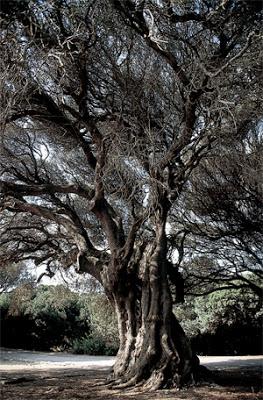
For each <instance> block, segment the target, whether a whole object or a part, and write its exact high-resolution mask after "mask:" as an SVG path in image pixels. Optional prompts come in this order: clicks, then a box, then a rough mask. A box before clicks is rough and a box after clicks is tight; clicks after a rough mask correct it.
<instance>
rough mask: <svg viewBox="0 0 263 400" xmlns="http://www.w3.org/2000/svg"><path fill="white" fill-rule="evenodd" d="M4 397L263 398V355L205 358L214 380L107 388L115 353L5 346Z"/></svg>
mask: <svg viewBox="0 0 263 400" xmlns="http://www.w3.org/2000/svg"><path fill="white" fill-rule="evenodd" d="M0 355H1V364H0V374H1V392H0V394H1V395H0V399H1V400H55V399H58V400H64V399H65V400H66V399H67V400H76V399H94V400H135V399H136V400H148V399H149V400H152V399H155V400H166V399H175V400H183V399H185V400H248V399H249V400H252V399H253V400H260V399H262V400H263V392H262V384H261V382H262V381H261V378H262V364H263V357H262V356H242V357H200V359H201V364H203V365H206V366H207V367H208V368H209V369H210V370H211V371H212V373H213V380H214V381H213V383H204V382H203V383H202V384H198V385H196V386H195V387H190V388H188V389H187V390H185V389H184V390H180V391H177V390H162V391H156V392H154V393H144V392H142V391H139V390H138V389H137V390H127V389H126V390H113V389H109V388H107V386H106V384H105V382H106V381H105V379H106V377H107V374H108V373H109V369H110V366H111V365H112V364H113V362H114V358H113V357H91V356H79V355H77V356H76V355H71V354H59V353H41V352H28V351H17V350H8V349H2V351H1V352H0Z"/></svg>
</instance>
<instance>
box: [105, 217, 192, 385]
mask: <svg viewBox="0 0 263 400" xmlns="http://www.w3.org/2000/svg"><path fill="white" fill-rule="evenodd" d="M164 225H165V224H164V223H160V224H159V225H157V226H156V237H155V241H154V243H151V244H148V245H147V246H145V248H142V249H139V250H141V251H140V257H138V256H136V255H134V256H133V257H132V258H131V259H130V262H129V264H128V265H127V266H125V267H123V265H122V260H120V259H119V258H118V257H116V258H115V259H113V260H112V265H111V270H109V273H108V274H107V276H104V279H103V280H104V286H105V288H106V290H107V291H108V292H109V293H111V297H112V300H113V302H114V305H115V308H116V313H117V317H118V328H119V336H120V347H119V352H118V354H117V359H116V363H115V365H114V372H113V378H114V384H118V385H119V386H121V387H127V386H132V385H144V387H145V388H147V389H150V390H155V389H158V388H161V387H172V386H176V387H179V386H181V385H183V384H186V383H189V382H191V381H192V380H193V375H192V374H193V368H194V364H195V362H194V360H195V358H194V357H193V354H192V351H191V348H190V345H189V343H188V340H187V338H186V336H185V334H184V332H183V330H182V328H181V326H180V325H179V323H178V322H177V320H176V318H175V316H174V314H173V311H172V298H171V293H170V288H169V283H168V278H167V259H166V253H167V250H166V236H165V230H164Z"/></svg>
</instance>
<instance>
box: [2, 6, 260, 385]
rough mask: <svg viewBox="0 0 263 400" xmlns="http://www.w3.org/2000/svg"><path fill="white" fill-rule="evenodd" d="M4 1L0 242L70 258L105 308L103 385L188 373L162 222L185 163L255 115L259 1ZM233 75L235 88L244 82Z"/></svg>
mask: <svg viewBox="0 0 263 400" xmlns="http://www.w3.org/2000/svg"><path fill="white" fill-rule="evenodd" d="M23 5H24V6H23V7H22V6H21V7H19V8H17V6H16V3H14V4H13V3H10V7H9V8H6V7H4V10H3V13H2V17H3V25H2V31H1V45H2V46H3V47H4V50H3V55H4V56H3V60H2V63H3V75H2V87H3V93H4V96H3V98H4V99H5V100H6V101H5V102H4V104H3V113H2V115H3V117H4V118H3V120H2V126H3V131H2V147H1V182H0V185H1V186H0V187H1V213H2V218H1V224H2V225H1V230H2V231H3V233H2V235H1V240H2V241H3V245H2V246H1V256H3V257H7V258H9V259H13V260H14V259H25V258H30V259H31V260H34V261H35V263H36V264H43V263H44V264H46V265H47V268H48V270H49V272H50V273H51V274H52V273H53V269H54V268H55V267H56V266H58V265H63V267H64V268H67V267H69V266H71V265H76V270H77V272H79V273H84V274H85V273H87V274H90V275H92V276H93V277H94V278H96V279H97V280H98V281H99V282H100V283H101V284H102V285H103V287H104V289H105V292H106V294H107V296H108V297H109V299H110V301H111V302H112V304H113V305H114V307H115V310H116V313H117V318H118V330H119V337H120V347H119V352H118V355H117V359H116V363H115V365H114V373H113V379H114V383H115V384H116V385H117V384H118V385H120V387H126V386H131V385H135V384H139V385H142V384H143V385H144V387H145V388H148V389H151V390H153V389H157V388H160V387H168V386H181V385H182V384H186V383H189V382H191V381H192V379H193V374H194V373H195V370H196V368H197V365H198V361H197V358H196V357H195V355H194V354H193V353H192V351H191V348H190V345H189V342H188V340H187V338H186V336H185V334H184V332H183V330H182V328H181V327H180V325H179V323H178V322H177V320H176V317H175V315H174V313H173V310H172V296H171V290H170V286H171V280H170V277H171V276H172V275H173V270H172V269H173V264H172V263H171V262H170V261H171V260H169V254H170V252H169V246H168V241H167V235H168V230H169V221H170V217H171V215H172V213H173V211H174V207H175V206H176V204H177V203H178V200H179V198H180V194H181V192H182V190H183V188H184V185H185V184H186V183H187V182H188V180H189V177H190V175H191V173H192V171H193V170H194V169H195V168H196V166H197V165H198V164H199V162H200V161H201V160H202V159H203V158H204V157H205V156H206V155H207V154H208V153H209V151H210V149H211V148H214V147H216V146H217V143H218V141H225V140H226V141H227V138H228V136H231V135H238V132H239V125H244V124H245V123H246V119H247V118H251V119H258V118H259V116H260V111H259V104H258V100H257V96H256V94H255V93H256V88H257V87H258V82H259V68H260V63H259V61H258V60H257V58H256V56H258V53H259V51H260V36H259V27H260V20H259V18H260V6H259V4H258V2H253V3H251V2H248V1H230V0H229V1H223V2H217V1H205V0H196V1H165V0H161V1H160V0H159V1H155V0H152V1H150V0H147V1H146V0H145V1H133V0H127V1H118V0H112V1H110V0H99V1H89V0H71V1H69V0H54V1H51V0H44V1H34V2H31V1H28V2H27V1H26V2H23ZM244 87H245V89H244Z"/></svg>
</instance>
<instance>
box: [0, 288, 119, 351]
mask: <svg viewBox="0 0 263 400" xmlns="http://www.w3.org/2000/svg"><path fill="white" fill-rule="evenodd" d="M0 309H1V330H2V338H1V342H2V345H3V346H6V347H14V348H25V349H36V350H50V349H53V350H60V351H61V350H71V349H72V350H74V351H76V352H87V353H89V354H98V353H100V352H101V353H102V354H103V353H107V352H108V353H110V352H111V353H114V350H115V352H116V348H117V346H118V339H117V338H118V334H117V327H116V319H115V316H114V314H113V310H112V308H111V306H110V305H109V303H108V301H107V299H106V298H105V296H103V295H102V294H97V295H96V294H93V295H78V294H76V293H73V292H71V291H70V290H68V289H67V288H65V287H64V286H40V287H38V288H37V289H36V288H33V287H32V286H31V285H23V286H20V287H17V288H16V289H15V290H13V291H12V292H10V293H5V294H2V295H1V297H0ZM98 310H99V311H98ZM97 311H98V312H97ZM17 332H19V335H17ZM87 335H88V338H89V344H90V346H89V347H87V346H86V348H85V349H83V348H82V347H81V346H80V343H81V344H83V343H85V342H86V338H87ZM96 343H97V345H96ZM96 346H97V347H96ZM99 346H100V347H99Z"/></svg>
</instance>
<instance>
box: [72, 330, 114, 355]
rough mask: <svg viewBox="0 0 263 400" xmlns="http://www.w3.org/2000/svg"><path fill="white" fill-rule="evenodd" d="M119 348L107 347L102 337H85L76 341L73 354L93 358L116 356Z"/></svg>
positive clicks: (73, 345)
mask: <svg viewBox="0 0 263 400" xmlns="http://www.w3.org/2000/svg"><path fill="white" fill-rule="evenodd" d="M117 350H118V349H117V348H114V347H113V346H110V345H107V344H106V343H105V342H104V340H103V339H102V338H100V337H94V336H93V335H92V334H91V335H85V336H84V337H82V338H80V339H75V340H74V341H73V344H72V352H73V353H76V354H89V355H93V356H102V355H106V356H114V355H116V353H117Z"/></svg>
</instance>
